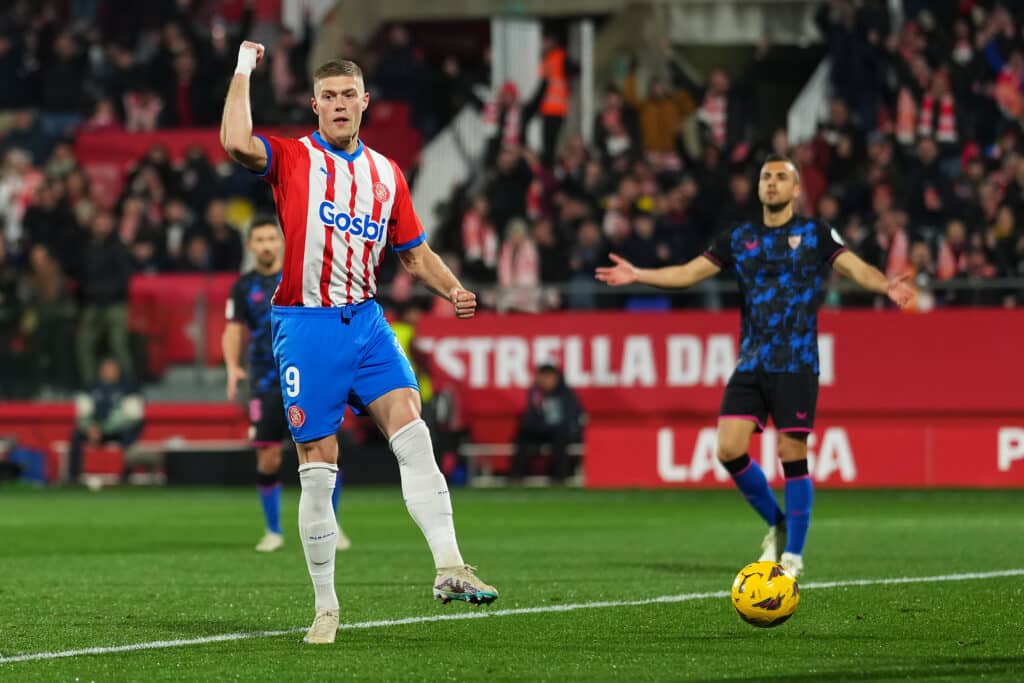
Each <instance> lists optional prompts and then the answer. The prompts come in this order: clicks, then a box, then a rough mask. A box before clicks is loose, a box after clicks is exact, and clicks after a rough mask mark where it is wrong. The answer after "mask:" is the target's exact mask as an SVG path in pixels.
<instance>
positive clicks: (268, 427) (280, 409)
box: [249, 390, 291, 447]
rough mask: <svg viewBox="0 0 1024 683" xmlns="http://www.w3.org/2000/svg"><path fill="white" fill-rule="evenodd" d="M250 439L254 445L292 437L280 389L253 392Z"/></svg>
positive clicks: (263, 444) (276, 442)
mask: <svg viewBox="0 0 1024 683" xmlns="http://www.w3.org/2000/svg"><path fill="white" fill-rule="evenodd" d="M249 423H250V425H251V426H250V427H249V440H250V441H252V443H253V445H254V446H257V447H259V446H271V445H274V444H279V443H281V442H282V441H284V440H285V439H289V438H291V434H290V433H289V431H288V423H287V422H286V419H285V413H284V399H282V398H281V392H280V391H277V390H275V391H268V392H266V393H262V394H253V396H252V398H250V399H249Z"/></svg>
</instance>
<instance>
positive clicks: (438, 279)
mask: <svg viewBox="0 0 1024 683" xmlns="http://www.w3.org/2000/svg"><path fill="white" fill-rule="evenodd" d="M398 258H399V260H400V261H401V262H402V265H403V266H404V267H405V269H406V270H407V271H409V274H410V275H412V276H413V277H414V278H416V279H417V280H419V281H420V282H422V283H423V284H424V285H426V286H427V288H428V289H430V291H432V292H433V293H434V294H437V295H438V296H439V297H441V298H442V299H447V300H448V301H450V302H452V304H453V305H454V306H455V317H457V318H472V317H473V315H474V314H475V313H476V294H474V293H473V292H471V291H469V290H467V289H466V288H464V287H463V286H462V283H461V282H459V278H457V277H455V273H453V272H452V271H451V269H450V268H449V267H448V266H447V265H445V262H444V261H442V260H441V257H440V256H438V255H437V253H436V252H435V251H434V250H433V249H431V248H430V245H429V244H427V243H426V242H423V243H422V244H418V245H416V246H415V247H413V248H412V249H406V250H405V251H401V252H399V253H398Z"/></svg>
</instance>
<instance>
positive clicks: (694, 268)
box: [596, 155, 914, 575]
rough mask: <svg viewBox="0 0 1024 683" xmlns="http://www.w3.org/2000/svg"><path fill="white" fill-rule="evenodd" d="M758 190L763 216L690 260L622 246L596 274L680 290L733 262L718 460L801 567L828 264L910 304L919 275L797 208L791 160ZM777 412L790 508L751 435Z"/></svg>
mask: <svg viewBox="0 0 1024 683" xmlns="http://www.w3.org/2000/svg"><path fill="white" fill-rule="evenodd" d="M758 196H759V197H760V199H761V204H762V205H763V210H762V216H761V220H754V221H749V222H746V223H742V224H740V225H737V226H735V227H733V228H732V229H729V230H726V231H724V232H723V233H722V234H721V235H719V236H718V237H717V238H716V239H715V240H714V242H713V243H712V244H711V246H710V247H709V248H708V249H707V251H705V252H704V253H703V254H702V255H701V256H698V257H697V258H695V259H693V260H692V261H690V262H689V263H686V264H683V265H678V266H666V267H663V268H657V269H644V268H636V267H634V266H633V265H632V264H631V263H629V262H628V261H626V260H625V259H622V258H620V257H618V256H615V255H614V254H613V255H612V257H611V259H612V261H613V262H614V263H615V265H614V266H610V267H606V268H598V269H597V273H596V277H597V279H598V280H600V281H601V282H605V283H607V284H609V285H614V286H621V285H628V284H632V283H635V282H639V283H641V284H646V285H651V286H654V287H661V288H664V289H677V288H683V287H690V286H692V285H695V284H697V283H698V282H701V281H702V280H706V279H707V278H709V277H712V276H714V275H716V274H717V273H719V272H720V271H722V270H725V269H728V270H730V271H731V272H732V273H733V274H734V275H735V277H736V279H737V281H738V282H739V284H740V289H741V291H742V293H743V318H742V323H741V330H740V336H741V342H740V358H739V363H738V364H737V366H736V370H735V372H734V373H733V375H732V377H731V378H730V379H729V384H728V385H727V386H726V389H725V395H724V397H723V398H722V407H721V412H720V415H719V419H718V458H719V460H721V462H722V464H723V465H724V466H725V468H726V469H727V470H728V471H729V473H730V474H731V475H732V478H733V481H734V482H735V483H736V486H737V487H738V488H739V489H740V491H741V492H742V493H743V495H744V496H745V497H746V499H747V501H748V502H749V503H750V504H751V505H752V506H753V507H754V509H755V510H756V511H757V513H758V514H759V515H761V517H762V518H763V519H764V521H765V522H766V523H767V524H768V533H767V535H766V536H765V539H764V541H763V543H762V554H761V557H760V559H762V560H769V561H772V562H779V563H781V564H782V565H783V566H784V567H785V568H786V569H788V570H789V571H790V572H792V573H793V574H794V575H799V574H800V573H801V572H802V571H803V564H804V563H803V551H804V542H805V540H806V538H807V530H808V527H809V524H810V515H811V501H812V498H813V485H812V482H811V478H810V475H809V473H808V469H807V436H808V434H809V433H810V432H811V431H812V430H813V428H814V412H815V407H816V405H817V400H818V308H819V307H820V305H821V302H822V299H823V298H824V290H823V283H824V282H825V278H826V276H827V274H828V268H829V267H832V268H834V269H835V270H837V271H839V272H840V273H842V274H843V275H844V276H846V277H847V278H849V279H851V280H853V281H854V282H856V283H857V284H858V285H860V286H861V287H863V288H864V289H867V290H869V291H872V292H876V293H878V294H885V295H886V296H888V297H889V298H890V299H891V300H892V301H893V302H895V303H896V304H897V305H899V306H901V307H906V306H909V305H910V304H911V303H912V301H913V299H914V292H913V290H912V289H911V288H910V287H909V286H908V285H907V284H906V280H907V279H908V278H909V277H910V275H909V274H908V275H904V276H901V277H898V278H894V279H892V280H889V279H886V277H885V275H883V274H882V273H881V272H880V271H879V270H878V269H877V268H874V267H873V266H870V265H868V264H867V263H865V262H864V261H862V260H861V259H860V258H858V257H857V256H856V255H855V254H854V253H853V252H851V251H849V250H848V249H847V248H846V246H845V245H844V244H843V240H842V238H841V237H840V236H839V233H838V232H837V231H836V230H835V229H834V228H832V227H831V226H829V225H828V224H826V223H824V222H821V221H816V220H812V219H808V218H804V217H802V216H799V215H797V214H796V213H795V211H794V207H793V204H794V202H795V200H796V199H797V197H799V196H800V174H799V172H798V171H797V168H796V166H795V165H794V164H793V162H792V161H790V160H789V159H787V158H785V157H781V156H777V155H772V156H770V157H768V159H767V160H766V161H765V163H764V165H763V166H762V167H761V175H760V180H759V182H758ZM769 415H770V416H771V418H772V421H773V422H774V423H775V427H776V429H777V430H778V432H779V446H778V453H779V457H780V459H781V460H782V469H783V472H784V474H785V479H786V483H785V502H786V511H785V513H783V511H782V509H781V508H780V507H779V504H778V502H777V501H776V500H775V494H774V493H773V492H772V490H771V488H770V487H769V486H768V480H767V479H766V477H765V475H764V472H763V471H762V470H761V467H760V466H759V465H758V464H757V463H756V462H754V461H753V460H752V459H751V458H750V456H749V455H748V454H747V450H748V447H749V445H750V438H751V436H752V435H753V434H754V432H755V431H758V432H760V431H762V430H764V427H765V424H766V422H767V421H768V416H769Z"/></svg>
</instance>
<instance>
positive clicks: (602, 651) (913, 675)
mask: <svg viewBox="0 0 1024 683" xmlns="http://www.w3.org/2000/svg"><path fill="white" fill-rule="evenodd" d="M454 502H455V511H456V524H457V528H458V530H459V535H460V540H461V543H462V550H463V553H464V555H465V556H466V558H467V561H469V562H471V563H477V564H479V565H480V575H481V577H483V578H484V579H485V580H486V581H488V582H491V583H493V584H494V585H496V586H497V587H498V589H499V591H500V592H501V599H500V600H498V602H497V603H496V604H495V605H494V606H492V607H490V608H487V607H484V608H473V607H470V606H468V605H463V604H451V605H448V606H441V605H440V604H438V603H435V602H433V601H431V599H430V585H431V581H432V578H433V571H432V567H431V563H430V554H429V552H428V550H427V548H426V545H425V543H424V541H423V539H422V537H421V536H420V533H419V531H418V529H416V527H415V525H414V524H413V522H412V520H411V519H409V517H408V515H407V514H406V511H405V508H404V506H403V505H402V501H401V495H400V493H399V492H398V490H397V489H349V490H346V491H345V493H344V495H343V499H342V513H343V518H342V519H343V524H344V528H345V530H346V532H347V533H348V534H349V535H350V536H351V537H352V539H353V542H354V548H353V549H352V550H351V551H349V552H347V553H343V554H340V555H339V560H338V571H337V584H338V591H339V597H340V599H341V604H342V622H343V623H353V622H365V621H373V620H392V619H400V618H405V617H420V616H432V615H442V614H456V613H459V612H464V611H473V610H476V611H486V610H490V611H494V610H496V609H508V608H516V607H535V606H540V607H544V606H556V605H562V604H568V603H583V602H592V601H601V600H609V601H624V600H636V599H643V598H649V597H657V596H662V595H677V594H681V593H697V592H706V591H728V590H729V587H730V584H731V581H732V578H733V576H734V574H735V573H736V571H738V570H739V568H740V567H742V566H743V565H744V564H746V563H747V562H749V561H751V560H752V559H756V555H757V552H758V543H759V541H760V538H761V535H762V532H763V528H762V527H761V525H760V524H759V523H758V522H757V520H756V518H755V515H754V513H753V512H752V511H750V510H749V509H747V507H746V505H745V504H744V503H743V501H742V499H741V498H740V497H739V495H738V494H737V493H735V492H734V491H721V492H678V491H675V492H587V491H556V490H548V491H464V490H458V491H455V492H454ZM296 503H297V492H296V491H295V490H291V491H287V492H286V493H285V504H284V509H283V515H284V522H285V524H284V526H285V530H286V536H287V544H286V546H285V548H284V550H283V551H281V552H279V553H276V554H271V555H260V554H257V553H255V552H253V550H252V546H253V544H254V543H255V542H256V540H258V537H259V535H260V532H261V521H260V520H261V518H260V512H259V506H258V499H257V496H256V493H255V491H254V490H253V491H249V490H238V489H233V490H154V491H138V490H124V491H121V490H111V491H103V492H101V493H99V494H93V493H89V492H86V491H31V490H18V489H15V490H2V491H0V656H6V657H9V656H12V655H17V654H23V653H36V652H58V651H62V650H70V649H78V648H85V647H95V646H115V645H125V644H131V643H145V642H150V641H158V640H171V639H191V638H197V637H204V636H216V635H221V634H227V633H236V632H257V631H269V630H283V629H292V628H297V627H299V628H301V627H305V626H308V624H309V622H310V621H311V620H312V616H313V610H312V589H311V587H310V584H309V579H308V577H307V575H306V570H305V563H304V561H303V558H302V550H301V547H300V545H299V543H298V539H297V538H296V536H297V534H296V531H295V519H296ZM1022 504H1024V491H1003V492H998V491H997V492H948V491H944V492H852V491H819V492H818V494H817V498H816V500H815V518H814V522H813V524H812V527H811V534H810V539H809V544H808V549H809V552H808V554H807V556H806V559H807V570H808V574H807V576H806V578H805V580H804V583H813V582H819V581H832V580H846V579H862V578H864V579H867V578H892V577H901V576H928V575H938V574H953V573H958V572H983V571H989V570H999V569H1017V568H1022V567H1024V545H1022V544H1021V538H1022V535H1024V515H1022V514H1021V510H1022ZM801 598H802V601H801V605H800V609H799V610H798V611H797V613H796V614H795V615H794V617H793V618H792V619H790V621H789V622H788V623H786V624H785V625H783V626H781V627H779V628H777V629H772V630H759V629H755V628H753V627H751V626H748V625H746V624H744V623H742V622H741V621H740V620H739V619H738V618H737V616H736V615H735V614H734V613H733V610H732V606H731V605H730V602H729V600H728V598H725V597H716V598H706V599H699V600H692V601H686V602H679V603H674V604H653V605H644V606H635V607H607V608H601V609H586V610H580V611H573V612H561V613H560V612H551V613H541V614H517V615H507V616H499V617H495V618H488V619H468V620H464V621H440V622H434V623H420V624H407V625H396V626H379V627H373V628H362V629H353V630H345V631H342V632H341V633H339V637H338V642H337V643H335V644H334V645H333V646H321V647H311V646H307V645H303V644H302V643H301V642H300V638H301V635H302V634H301V633H298V632H296V633H289V634H287V635H281V636H274V637H261V638H253V639H247V640H240V641H234V642H216V643H208V644H201V645H188V646H184V647H177V648H172V649H157V650H145V651H139V652H129V653H112V654H110V653H108V654H99V655H88V656H79V657H72V658H66V659H55V660H47V661H29V662H17V663H0V679H3V680H17V681H31V680H46V681H52V680H75V679H78V680H82V681H88V680H102V681H107V680H214V679H216V680H226V679H241V680H267V679H273V680H303V681H309V680H317V678H321V679H324V680H337V679H345V678H358V679H359V680H388V681H397V680H401V681H411V680H469V681H472V680H484V679H487V680H531V681H534V680H549V681H563V680H580V681H583V680H586V681H596V680H622V681H663V680H749V681H775V680H778V681H818V680H826V679H831V680H872V681H874V680H908V679H920V680H928V681H936V680H949V681H953V680H968V679H976V678H979V677H982V676H984V677H985V680H1008V681H1009V680H1020V678H1021V676H1022V675H1024V673H1022V672H1024V639H1022V638H1021V637H1020V615H1021V610H1022V609H1024V577H1019V576H1018V577H1005V578H995V579H983V580H973V581H961V582H943V583H918V584H906V585H877V586H864V587H846V588H821V589H808V590H806V591H804V592H803V594H802V596H801Z"/></svg>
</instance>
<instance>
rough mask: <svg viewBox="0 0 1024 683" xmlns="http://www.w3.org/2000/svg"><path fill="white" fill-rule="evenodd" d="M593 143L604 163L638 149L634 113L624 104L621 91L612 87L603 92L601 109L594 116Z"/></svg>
mask: <svg viewBox="0 0 1024 683" xmlns="http://www.w3.org/2000/svg"><path fill="white" fill-rule="evenodd" d="M594 144H595V146H596V147H597V150H598V152H600V154H601V158H602V159H604V160H605V162H606V163H607V162H608V161H610V160H612V159H615V158H618V157H623V156H630V155H636V154H637V153H638V152H639V151H640V134H639V132H638V124H637V121H636V114H635V112H634V111H633V110H632V109H631V108H629V107H627V106H626V105H625V103H624V102H623V97H622V95H621V93H619V91H618V90H617V89H616V88H614V87H610V88H608V90H607V92H605V95H604V102H603V103H602V106H601V111H600V112H598V113H597V116H596V117H595V120H594Z"/></svg>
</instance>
